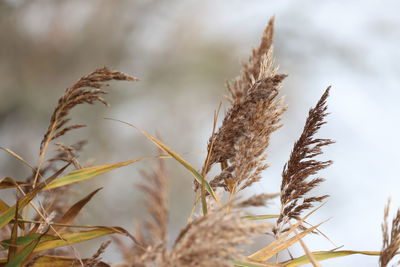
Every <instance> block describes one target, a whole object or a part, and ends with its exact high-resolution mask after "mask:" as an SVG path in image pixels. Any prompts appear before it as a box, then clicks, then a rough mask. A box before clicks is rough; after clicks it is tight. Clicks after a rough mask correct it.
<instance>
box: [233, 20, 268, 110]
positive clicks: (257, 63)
mask: <svg viewBox="0 0 400 267" xmlns="http://www.w3.org/2000/svg"><path fill="white" fill-rule="evenodd" d="M273 37H274V18H271V19H270V20H269V22H268V26H267V27H266V28H265V30H264V33H263V35H262V37H261V43H260V45H259V46H258V47H257V48H254V49H253V51H252V55H251V56H250V58H249V60H248V62H247V63H243V64H242V65H243V70H242V72H241V73H240V75H239V76H238V77H237V78H236V79H235V80H234V81H233V82H231V83H228V84H227V87H228V90H229V91H230V93H231V95H230V98H229V99H230V101H231V102H232V103H240V102H242V100H243V99H244V98H245V96H246V95H247V91H248V90H249V89H250V88H251V87H252V86H253V84H254V82H255V81H257V80H258V79H260V74H261V70H262V67H261V66H262V63H263V57H265V55H266V54H268V53H271V51H272V41H273ZM271 54H272V53H271ZM268 72H269V73H266V74H263V75H264V76H265V77H268V76H272V75H273V74H274V72H273V69H268Z"/></svg>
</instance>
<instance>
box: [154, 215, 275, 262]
mask: <svg viewBox="0 0 400 267" xmlns="http://www.w3.org/2000/svg"><path fill="white" fill-rule="evenodd" d="M242 215H243V213H242V212H239V211H233V212H231V213H228V214H227V213H226V211H225V210H224V209H219V210H217V211H215V212H210V213H208V214H207V215H205V216H202V217H199V218H197V219H195V220H194V221H192V222H191V223H189V224H188V225H187V226H186V227H185V228H184V229H183V230H182V231H181V232H180V234H179V236H178V238H177V240H176V241H175V244H174V246H173V250H172V252H171V253H170V254H168V257H167V258H166V259H165V265H162V266H204V267H205V266H232V261H233V260H243V259H244V258H245V256H244V252H243V251H241V250H240V249H239V247H240V246H243V245H246V244H249V243H250V242H251V240H252V238H254V237H255V236H257V235H260V234H262V233H265V231H267V230H268V229H269V228H270V225H269V224H263V223H254V222H252V221H249V220H245V219H243V218H242V217H241V216H242ZM157 266H158V265H157ZM160 266H161V265H160Z"/></svg>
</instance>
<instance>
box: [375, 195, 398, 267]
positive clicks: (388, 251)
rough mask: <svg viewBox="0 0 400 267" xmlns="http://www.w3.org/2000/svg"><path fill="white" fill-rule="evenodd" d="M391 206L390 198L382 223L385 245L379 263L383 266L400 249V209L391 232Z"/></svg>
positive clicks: (384, 266)
mask: <svg viewBox="0 0 400 267" xmlns="http://www.w3.org/2000/svg"><path fill="white" fill-rule="evenodd" d="M389 208H390V200H389V201H388V203H387V205H386V207H385V211H384V219H383V223H382V236H383V245H382V250H381V255H380V257H379V264H380V266H381V267H386V266H387V265H388V264H389V262H390V261H391V260H392V259H393V257H394V256H395V255H396V254H398V253H399V251H400V209H398V210H397V214H396V216H395V217H394V218H393V220H392V227H391V231H390V234H389V222H388V218H389Z"/></svg>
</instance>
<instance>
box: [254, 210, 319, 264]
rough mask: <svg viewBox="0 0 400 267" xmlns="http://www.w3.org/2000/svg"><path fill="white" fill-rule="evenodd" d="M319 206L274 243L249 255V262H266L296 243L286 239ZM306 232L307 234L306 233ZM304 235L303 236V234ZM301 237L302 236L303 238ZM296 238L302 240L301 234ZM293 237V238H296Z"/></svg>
mask: <svg viewBox="0 0 400 267" xmlns="http://www.w3.org/2000/svg"><path fill="white" fill-rule="evenodd" d="M321 207H322V205H321V206H318V207H317V208H315V209H313V210H312V211H310V212H309V213H308V214H307V215H306V216H304V218H302V219H300V220H299V221H298V222H296V223H295V224H294V225H292V226H291V227H290V228H289V229H288V231H286V232H285V233H283V234H282V235H281V236H280V237H279V238H278V239H277V240H275V241H274V242H272V243H271V244H269V245H268V246H266V247H264V248H262V249H260V250H258V251H257V252H255V253H253V254H252V255H250V256H249V257H248V258H249V259H250V260H253V261H266V260H268V259H269V258H271V257H273V256H274V255H275V254H277V253H279V252H280V251H281V250H284V249H286V248H287V247H289V246H291V245H292V244H293V243H295V242H297V240H295V239H293V240H295V241H294V242H292V243H290V242H289V241H288V240H287V238H288V237H289V235H290V234H292V233H294V232H295V231H296V230H297V229H299V228H300V226H301V224H302V223H303V222H304V221H305V220H307V218H308V217H310V216H311V214H313V213H314V212H315V211H317V210H318V209H319V208H321ZM317 227H318V225H317ZM317 227H315V226H313V227H311V228H309V229H307V230H305V231H304V232H303V233H306V234H307V233H309V232H311V231H312V230H311V231H309V230H310V229H313V230H314V229H316V228H317ZM306 231H307V232H306ZM304 235H305V234H304ZM304 235H303V236H304ZM296 236H297V237H298V238H299V237H300V238H302V237H303V236H301V233H300V234H298V235H296ZM296 236H295V237H296ZM293 240H292V241H293Z"/></svg>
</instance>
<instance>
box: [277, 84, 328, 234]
mask: <svg viewBox="0 0 400 267" xmlns="http://www.w3.org/2000/svg"><path fill="white" fill-rule="evenodd" d="M329 89H330V88H329V87H328V89H326V91H325V93H324V94H323V95H322V97H321V99H320V100H319V101H318V103H317V105H316V106H315V107H314V108H312V109H311V110H310V111H309V114H308V118H307V120H306V124H305V126H304V129H303V132H302V134H301V136H300V138H299V139H298V140H297V141H296V143H295V144H294V147H293V150H292V153H291V154H290V158H289V161H288V162H287V163H286V164H285V166H284V168H283V172H282V184H281V205H282V207H281V213H280V216H279V219H278V221H277V225H278V227H277V229H275V232H276V233H279V232H280V230H282V226H283V225H284V224H286V223H287V222H288V221H289V220H290V219H297V220H299V219H300V214H301V212H302V211H304V210H306V209H309V208H311V207H313V205H314V203H316V202H320V201H322V200H323V199H325V198H327V197H328V195H324V196H319V197H306V196H305V195H306V194H307V193H308V192H309V191H310V190H312V189H313V188H315V187H317V186H318V185H319V184H320V183H321V182H322V181H324V179H323V178H313V179H311V180H307V178H309V177H310V176H312V175H314V174H316V173H317V172H318V171H320V170H322V169H325V168H327V167H328V166H329V165H331V164H332V161H330V160H328V161H318V160H315V159H314V158H315V157H316V156H318V155H320V154H322V150H321V149H322V147H323V146H327V145H329V144H332V143H334V142H333V141H332V140H330V139H319V138H315V134H316V133H317V132H318V130H319V129H320V127H321V126H322V125H323V124H325V123H326V122H325V121H324V119H325V116H326V115H327V113H326V110H327V106H326V100H327V98H328V96H329Z"/></svg>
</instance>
